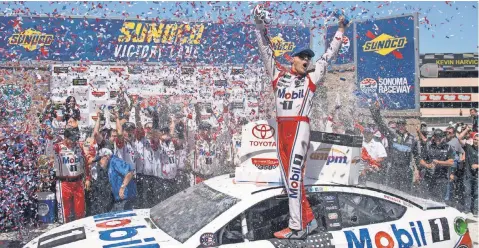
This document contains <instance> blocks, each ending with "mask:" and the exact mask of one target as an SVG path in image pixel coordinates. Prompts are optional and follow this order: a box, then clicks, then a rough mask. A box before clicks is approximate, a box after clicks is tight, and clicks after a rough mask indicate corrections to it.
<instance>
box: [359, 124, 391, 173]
mask: <svg viewBox="0 0 479 248" xmlns="http://www.w3.org/2000/svg"><path fill="white" fill-rule="evenodd" d="M363 136H364V139H363V147H362V149H361V159H362V160H363V162H364V163H365V168H364V170H363V172H362V173H361V175H362V176H363V177H364V178H363V179H364V180H366V181H377V180H380V178H381V175H383V170H382V164H381V163H382V162H383V161H384V159H386V157H387V153H386V149H385V148H384V145H383V144H382V143H381V142H379V141H377V140H375V139H374V130H373V129H371V128H364V131H363Z"/></svg>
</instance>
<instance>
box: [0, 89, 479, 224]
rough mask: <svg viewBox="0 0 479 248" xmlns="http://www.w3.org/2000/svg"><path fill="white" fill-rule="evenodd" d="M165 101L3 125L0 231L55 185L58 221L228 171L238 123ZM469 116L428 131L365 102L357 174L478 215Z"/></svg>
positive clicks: (139, 201)
mask: <svg viewBox="0 0 479 248" xmlns="http://www.w3.org/2000/svg"><path fill="white" fill-rule="evenodd" d="M124 95H125V96H126V98H128V97H129V96H128V94H124ZM168 109H169V107H168V104H166V103H158V104H157V105H155V106H143V105H142V104H141V98H135V97H130V98H129V99H125V98H121V97H120V98H119V99H118V102H117V104H116V106H115V107H109V106H102V107H100V108H99V109H98V110H97V113H96V116H97V117H98V118H97V119H96V122H95V125H94V126H93V127H92V128H90V129H87V132H86V133H83V132H82V131H80V128H79V126H78V122H79V120H80V111H78V106H77V103H76V100H75V98H74V97H68V98H67V99H66V101H65V103H64V104H63V106H61V111H60V110H58V108H57V107H55V106H54V105H53V104H51V103H49V104H46V107H45V108H44V111H43V112H42V113H41V114H40V115H39V118H40V120H41V123H42V124H41V128H40V130H39V131H38V132H35V134H33V133H32V130H30V129H29V128H27V127H25V126H23V125H22V124H21V123H17V122H15V123H12V124H11V125H4V126H2V129H1V131H2V132H1V133H0V144H1V150H0V155H1V166H2V170H1V171H0V177H1V178H0V179H1V181H0V183H1V184H0V189H1V191H0V201H1V205H0V206H1V207H0V231H10V230H16V229H18V228H19V227H20V226H28V225H30V226H32V225H33V226H34V225H37V224H38V219H39V216H38V213H37V212H38V200H39V199H38V197H37V193H38V192H41V191H43V192H45V191H47V192H53V193H55V196H56V197H55V198H56V203H57V209H56V211H55V215H56V216H55V219H56V220H55V221H56V222H58V223H67V222H70V221H72V220H75V219H79V218H83V217H85V216H91V215H96V214H101V213H105V212H109V211H117V210H127V209H133V208H135V209H138V208H150V207H153V206H154V205H156V204H158V203H159V202H161V201H162V200H163V199H166V198H168V197H169V196H171V195H173V194H175V193H176V192H178V191H180V190H182V189H185V188H187V187H189V186H191V185H194V184H198V183H200V182H202V181H203V180H206V179H208V178H211V177H213V176H216V175H220V174H225V173H230V172H233V171H234V167H235V166H236V165H235V163H234V161H233V158H232V157H233V156H234V152H231V151H229V149H234V148H236V147H237V144H236V143H237V141H238V137H236V139H235V138H234V135H237V134H238V133H239V132H240V128H236V129H235V130H234V132H231V129H228V128H224V130H221V127H220V128H213V127H212V126H211V125H210V124H209V123H208V122H204V121H202V120H201V118H197V120H191V119H192V118H193V117H192V116H191V115H188V114H178V113H176V112H175V113H172V112H171V111H169V110H168ZM142 111H143V112H145V113H146V115H147V117H148V120H147V121H145V120H143V119H142V116H141V115H140V113H142ZM197 111H200V110H198V109H197ZM180 112H182V111H180ZM59 113H61V114H59ZM470 114H471V117H472V120H471V123H472V125H465V124H463V123H456V124H452V125H450V126H449V127H448V128H446V129H445V130H441V129H438V128H436V129H434V130H433V131H428V128H427V124H426V123H424V122H423V123H421V125H420V127H418V128H417V133H416V134H413V133H409V132H408V131H407V128H406V126H407V125H406V123H407V122H406V120H405V119H399V120H397V121H390V122H388V124H385V122H384V119H383V118H382V117H381V113H380V106H379V105H378V104H373V105H372V106H371V116H372V117H373V118H372V119H373V121H372V122H371V123H367V124H362V125H360V124H357V125H356V127H357V128H358V130H359V131H360V132H361V133H362V135H363V137H364V142H363V150H362V159H363V161H365V162H366V164H367V165H368V166H366V167H365V169H364V170H363V172H362V174H361V175H362V177H361V180H369V181H378V182H381V183H384V182H387V184H388V186H390V187H392V188H395V189H398V190H401V191H404V192H412V193H415V194H416V193H421V194H423V195H425V196H427V197H428V198H433V199H435V200H437V201H444V202H446V203H447V204H449V205H451V206H453V207H456V208H458V209H459V210H461V211H464V212H468V213H472V214H473V215H477V210H478V204H477V201H478V192H477V190H478V189H477V188H478V184H477V183H478V161H477V159H478V154H477V152H478V142H479V136H478V135H477V134H478V133H477V118H478V117H477V110H475V109H471V110H470ZM131 115H133V118H130V116H131ZM198 116H201V114H198ZM198 116H197V117H198ZM132 119H133V120H134V121H133V122H132V121H131V120H132ZM193 119H194V118H193ZM189 121H194V122H196V123H197V125H196V129H195V130H190V129H189V127H188V124H187V123H188V122H189ZM247 122H248V120H240V121H239V122H237V123H236V124H237V127H241V125H244V124H246V123H247ZM235 132H236V133H235ZM225 134H227V135H226V136H224V137H223V136H222V135H225ZM232 140H233V141H234V140H236V141H235V142H231V141H232ZM228 141H230V142H228ZM225 142H226V143H225ZM225 144H226V145H225ZM385 178H386V180H384V179H385Z"/></svg>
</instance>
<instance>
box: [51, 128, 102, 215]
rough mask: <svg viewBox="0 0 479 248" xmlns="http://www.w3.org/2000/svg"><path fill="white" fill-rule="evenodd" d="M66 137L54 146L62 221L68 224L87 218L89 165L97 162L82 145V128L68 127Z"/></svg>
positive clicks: (59, 208) (57, 193)
mask: <svg viewBox="0 0 479 248" xmlns="http://www.w3.org/2000/svg"><path fill="white" fill-rule="evenodd" d="M63 135H64V139H63V141H61V142H59V143H56V144H55V145H54V147H53V150H54V154H55V155H54V171H55V177H56V198H57V207H58V221H59V222H60V223H68V222H70V221H72V220H75V219H81V218H83V217H85V191H84V188H87V189H88V188H89V186H90V169H89V167H88V164H89V162H92V160H93V159H92V157H91V154H89V153H85V152H84V150H83V149H82V147H81V145H80V144H79V142H78V140H79V139H80V130H79V129H78V127H71V126H67V128H65V130H64V132H63ZM83 180H85V184H84V183H83ZM71 215H73V217H72V216H71Z"/></svg>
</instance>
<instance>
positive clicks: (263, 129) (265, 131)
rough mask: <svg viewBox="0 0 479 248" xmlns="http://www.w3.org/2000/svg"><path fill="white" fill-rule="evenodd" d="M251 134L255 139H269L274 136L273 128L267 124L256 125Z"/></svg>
mask: <svg viewBox="0 0 479 248" xmlns="http://www.w3.org/2000/svg"><path fill="white" fill-rule="evenodd" d="M252 133H253V136H254V137H256V138H257V139H269V138H271V137H273V136H274V128H273V127H272V126H270V125H268V124H258V125H256V126H255V127H253V130H252Z"/></svg>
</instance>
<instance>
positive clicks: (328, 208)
mask: <svg viewBox="0 0 479 248" xmlns="http://www.w3.org/2000/svg"><path fill="white" fill-rule="evenodd" d="M306 188H307V191H308V199H309V202H310V204H311V207H312V209H313V212H314V214H315V217H316V219H317V220H318V222H319V228H318V229H317V230H316V231H315V232H313V233H312V234H311V235H309V236H308V237H307V238H306V239H304V240H281V239H275V238H274V236H273V233H274V232H276V231H279V230H281V229H282V228H284V227H285V226H287V224H288V211H289V210H288V196H287V195H286V194H285V191H284V188H283V187H282V186H279V185H278V186H271V185H256V184H241V183H235V181H234V178H233V177H232V176H230V175H223V176H219V177H215V178H212V179H210V180H207V181H205V182H204V183H202V184H199V185H195V186H193V187H190V188H188V189H186V190H184V191H182V192H180V193H178V194H176V195H174V196H172V197H170V198H168V199H167V200H165V201H163V202H161V203H159V204H158V205H156V206H155V207H153V208H151V209H144V210H133V211H123V212H114V213H106V214H102V215H96V216H93V217H88V218H84V219H81V220H77V221H74V222H71V223H68V224H65V225H63V226H60V227H58V228H56V229H54V230H52V231H50V232H48V233H45V234H43V235H41V236H40V237H38V238H36V239H34V240H33V241H31V242H30V243H28V244H27V246H26V247H31V248H33V247H38V248H44V247H68V248H74V247H81V248H87V247H88V248H93V247H104V248H107V247H348V248H359V247H368V248H372V247H451V248H452V247H460V248H466V247H468V248H472V242H471V238H470V236H469V232H468V229H467V223H466V222H465V215H464V214H462V213H460V212H459V211H457V210H456V209H454V208H450V207H447V206H445V205H442V204H439V203H435V202H433V201H430V200H425V199H420V198H416V197H414V196H410V195H406V194H401V193H399V192H398V193H399V194H393V193H391V192H388V191H386V190H383V189H385V187H384V186H382V187H378V186H374V187H366V186H354V185H308V186H307V187H306ZM378 188H381V190H380V189H378Z"/></svg>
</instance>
